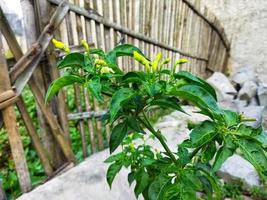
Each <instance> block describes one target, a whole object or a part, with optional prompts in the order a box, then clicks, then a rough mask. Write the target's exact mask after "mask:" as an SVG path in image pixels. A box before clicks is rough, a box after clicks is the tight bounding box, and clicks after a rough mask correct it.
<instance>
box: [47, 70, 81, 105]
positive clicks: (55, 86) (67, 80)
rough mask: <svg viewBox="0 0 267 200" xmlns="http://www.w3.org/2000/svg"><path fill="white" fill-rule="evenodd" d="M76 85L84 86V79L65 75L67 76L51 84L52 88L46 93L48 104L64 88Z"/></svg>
mask: <svg viewBox="0 0 267 200" xmlns="http://www.w3.org/2000/svg"><path fill="white" fill-rule="evenodd" d="M74 83H80V84H82V83H84V78H83V77H80V76H76V75H65V76H62V77H59V78H58V79H56V80H54V81H53V82H52V83H51V84H50V86H49V88H48V90H47V92H46V96H45V102H48V101H49V100H50V99H51V98H52V97H53V96H55V95H56V94H57V93H58V91H59V90H60V89H62V88H63V87H65V86H67V85H72V84H74Z"/></svg>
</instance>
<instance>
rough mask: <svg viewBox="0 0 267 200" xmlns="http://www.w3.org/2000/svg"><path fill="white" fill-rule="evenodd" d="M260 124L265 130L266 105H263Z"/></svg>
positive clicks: (266, 119) (266, 123) (266, 127)
mask: <svg viewBox="0 0 267 200" xmlns="http://www.w3.org/2000/svg"><path fill="white" fill-rule="evenodd" d="M262 125H263V127H264V129H265V130H267V106H265V107H264V108H263V110H262ZM266 134H267V132H266Z"/></svg>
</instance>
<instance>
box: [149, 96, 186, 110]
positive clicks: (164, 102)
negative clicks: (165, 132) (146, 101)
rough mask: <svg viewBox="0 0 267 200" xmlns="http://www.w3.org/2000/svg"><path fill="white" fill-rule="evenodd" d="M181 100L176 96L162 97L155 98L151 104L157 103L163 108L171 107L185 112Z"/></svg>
mask: <svg viewBox="0 0 267 200" xmlns="http://www.w3.org/2000/svg"><path fill="white" fill-rule="evenodd" d="M179 103H180V102H179V100H178V99H177V98H176V97H168V96H166V97H162V98H160V99H155V100H153V101H151V102H150V105H151V106H153V105H157V106H160V107H161V108H171V109H174V110H178V111H181V112H183V113H185V111H184V110H183V109H182V107H181V106H180V104H179Z"/></svg>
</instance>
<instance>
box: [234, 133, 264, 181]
mask: <svg viewBox="0 0 267 200" xmlns="http://www.w3.org/2000/svg"><path fill="white" fill-rule="evenodd" d="M237 144H238V146H239V148H240V150H241V152H242V156H243V157H244V158H245V159H246V160H247V161H249V162H250V163H251V164H252V165H253V166H254V167H255V169H256V170H257V171H258V173H259V174H260V175H264V176H265V177H267V157H266V155H265V153H264V150H263V149H262V147H261V146H260V145H259V144H258V143H256V142H255V141H253V140H247V139H244V138H239V140H237Z"/></svg>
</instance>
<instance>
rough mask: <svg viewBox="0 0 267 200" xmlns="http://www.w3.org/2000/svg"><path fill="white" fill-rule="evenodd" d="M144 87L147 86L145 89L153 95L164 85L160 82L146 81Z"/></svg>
mask: <svg viewBox="0 0 267 200" xmlns="http://www.w3.org/2000/svg"><path fill="white" fill-rule="evenodd" d="M144 87H145V90H146V92H147V93H148V95H149V96H151V97H153V96H155V95H157V94H159V92H160V91H161V89H162V85H161V84H160V83H159V82H156V83H145V84H144Z"/></svg>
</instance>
